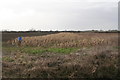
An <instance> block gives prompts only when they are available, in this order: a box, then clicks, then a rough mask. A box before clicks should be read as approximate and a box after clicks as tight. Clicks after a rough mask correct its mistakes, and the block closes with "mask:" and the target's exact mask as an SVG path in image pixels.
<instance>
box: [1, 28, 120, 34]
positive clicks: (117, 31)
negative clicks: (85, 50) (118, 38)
mask: <svg viewBox="0 0 120 80" xmlns="http://www.w3.org/2000/svg"><path fill="white" fill-rule="evenodd" d="M0 32H1V31H0ZM30 32H48V33H58V32H74V33H79V32H93V33H120V30H108V31H103V30H87V31H74V30H70V31H67V30H65V31H58V30H56V31H52V30H50V31H41V30H35V29H30V30H28V31H7V30H3V31H2V33H30Z"/></svg>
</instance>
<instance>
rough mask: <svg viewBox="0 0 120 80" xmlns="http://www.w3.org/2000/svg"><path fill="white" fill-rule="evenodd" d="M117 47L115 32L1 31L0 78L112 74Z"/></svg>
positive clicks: (113, 74) (115, 71) (87, 76)
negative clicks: (0, 61)
mask: <svg viewBox="0 0 120 80" xmlns="http://www.w3.org/2000/svg"><path fill="white" fill-rule="evenodd" d="M18 36H22V38H23V40H22V43H21V45H20V46H18V41H17V37H18ZM119 48H120V47H119V46H118V33H90V32H89V33H88V32H86V33H80V32H77V33H72V32H61V33H58V32H56V33H54V34H53V33H42V34H40V33H39V34H38V33H3V45H2V50H3V62H2V64H3V65H2V66H3V78H115V77H118V49H119ZM11 66H12V67H11Z"/></svg>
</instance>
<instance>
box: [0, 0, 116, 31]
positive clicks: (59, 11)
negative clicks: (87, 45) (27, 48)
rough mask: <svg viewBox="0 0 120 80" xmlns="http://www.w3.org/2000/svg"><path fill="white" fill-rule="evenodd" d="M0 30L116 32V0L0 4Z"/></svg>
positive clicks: (21, 0)
mask: <svg viewBox="0 0 120 80" xmlns="http://www.w3.org/2000/svg"><path fill="white" fill-rule="evenodd" d="M0 27H1V28H0V29H1V30H16V31H18V30H29V29H31V28H34V29H36V30H81V31H82V30H93V29H94V30H110V29H111V30H112V29H118V0H0Z"/></svg>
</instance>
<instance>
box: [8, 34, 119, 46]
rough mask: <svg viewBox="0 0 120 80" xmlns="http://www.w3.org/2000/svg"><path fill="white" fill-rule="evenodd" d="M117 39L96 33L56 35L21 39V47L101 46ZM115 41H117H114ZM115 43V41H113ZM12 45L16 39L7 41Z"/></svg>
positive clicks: (16, 42) (16, 41)
mask: <svg viewBox="0 0 120 80" xmlns="http://www.w3.org/2000/svg"><path fill="white" fill-rule="evenodd" d="M112 37H114V38H117V35H115V34H112V35H110V34H99V35H97V33H89V34H88V33H87V34H86V33H80V34H79V33H58V34H51V35H45V36H34V37H23V41H22V44H21V45H22V46H38V47H59V48H66V47H83V46H95V45H103V44H107V45H109V44H112V43H113V42H112V40H111V39H109V38H112ZM116 40H117V39H116ZM114 41H115V40H114ZM115 42H116V41H115ZM8 43H10V44H12V45H18V40H17V38H16V39H14V40H12V41H8Z"/></svg>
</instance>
